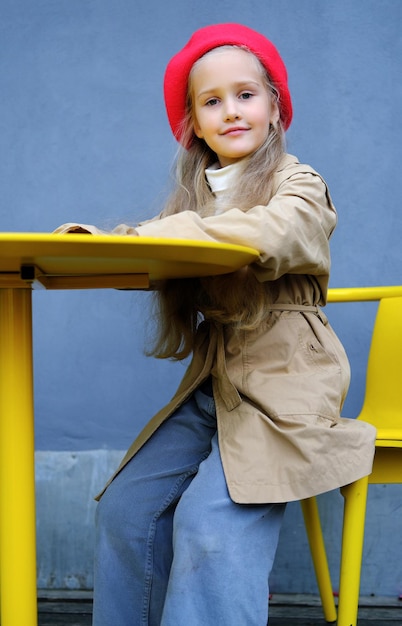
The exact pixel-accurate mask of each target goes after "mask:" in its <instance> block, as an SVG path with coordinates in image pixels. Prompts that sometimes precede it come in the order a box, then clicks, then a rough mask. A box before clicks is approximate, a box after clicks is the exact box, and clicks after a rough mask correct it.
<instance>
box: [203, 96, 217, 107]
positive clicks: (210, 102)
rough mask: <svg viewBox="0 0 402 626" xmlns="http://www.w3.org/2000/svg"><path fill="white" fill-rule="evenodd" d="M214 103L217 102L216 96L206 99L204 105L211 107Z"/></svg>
mask: <svg viewBox="0 0 402 626" xmlns="http://www.w3.org/2000/svg"><path fill="white" fill-rule="evenodd" d="M215 104H218V98H210V99H209V100H207V101H206V103H205V106H209V107H213V106H215Z"/></svg>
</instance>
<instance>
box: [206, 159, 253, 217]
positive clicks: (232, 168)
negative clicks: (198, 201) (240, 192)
mask: <svg viewBox="0 0 402 626" xmlns="http://www.w3.org/2000/svg"><path fill="white" fill-rule="evenodd" d="M244 165H245V164H244V161H236V163H232V164H231V165H227V166H226V167H219V163H215V164H214V165H211V167H209V168H207V169H206V170H205V176H206V177H207V181H208V183H209V186H210V187H211V191H212V193H213V194H214V196H215V197H216V200H217V203H216V204H217V209H216V213H217V214H219V213H221V212H222V210H223V207H222V209H221V208H220V205H223V203H224V199H225V195H226V192H227V191H228V190H230V189H231V187H232V186H233V185H235V184H236V182H237V180H238V178H239V176H241V173H242V170H243V168H244Z"/></svg>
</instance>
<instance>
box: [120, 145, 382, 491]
mask: <svg viewBox="0 0 402 626" xmlns="http://www.w3.org/2000/svg"><path fill="white" fill-rule="evenodd" d="M274 188H275V195H274V196H273V198H272V200H271V201H270V202H269V204H268V205H267V206H256V207H253V208H252V209H250V210H249V211H247V212H242V211H240V210H238V209H235V208H234V209H231V210H229V211H227V212H225V213H224V214H221V215H216V216H212V217H207V218H201V217H199V216H198V215H197V214H196V213H195V212H192V211H185V212H183V213H179V214H176V215H173V216H169V217H166V218H163V219H157V220H152V221H150V222H146V223H145V224H143V225H140V226H139V227H138V233H139V234H140V235H143V236H157V237H163V236H165V237H179V238H188V239H202V240H212V241H223V242H232V243H237V244H243V245H248V246H251V247H254V248H256V249H258V250H259V251H260V257H259V259H258V261H257V262H255V263H254V264H253V265H252V266H251V269H252V271H253V272H254V273H255V275H256V276H257V278H258V280H259V281H261V282H264V283H266V285H267V289H268V290H269V291H270V293H271V295H272V302H273V305H272V315H271V317H270V318H269V319H268V321H267V322H266V324H265V325H263V326H262V327H261V328H259V329H258V330H256V331H252V332H250V331H248V332H242V333H241V334H240V335H239V334H238V333H237V334H235V333H234V332H233V331H232V330H231V328H229V327H223V326H222V325H219V324H215V323H213V322H205V321H204V322H203V323H202V324H201V325H200V328H199V331H198V339H197V343H196V347H195V349H194V354H193V359H192V362H191V364H190V365H189V367H188V370H187V371H186V373H185V375H184V378H183V380H182V382H181V384H180V386H179V388H178V390H177V392H176V394H175V395H174V397H173V398H172V400H171V401H170V402H169V404H168V405H167V406H165V407H164V408H163V409H162V410H161V411H160V412H159V413H157V414H156V415H155V416H154V418H153V419H152V420H151V421H150V422H149V423H148V424H147V426H146V427H145V428H144V429H143V431H142V432H141V433H140V435H139V436H138V437H137V439H136V440H135V441H134V443H133V444H132V446H131V447H130V449H129V450H128V452H127V454H126V456H125V457H124V459H123V461H122V463H121V465H120V467H119V468H118V470H117V471H120V469H121V468H122V467H124V465H125V464H126V463H127V462H128V461H129V460H130V459H131V458H132V457H133V455H134V454H135V453H136V452H137V451H138V450H139V448H140V447H141V446H142V445H143V444H144V443H145V442H146V441H147V439H148V438H149V437H150V436H151V435H152V433H153V432H154V431H155V430H156V429H157V428H158V427H159V426H160V424H161V423H162V422H163V421H164V420H166V419H167V418H168V417H169V416H170V415H172V413H174V411H175V410H176V409H177V408H178V407H179V406H180V405H181V404H182V403H183V402H185V401H186V399H187V398H189V396H190V395H191V394H192V393H193V392H194V390H195V389H196V388H197V387H199V385H200V384H201V383H202V382H203V381H204V380H205V379H207V378H208V376H210V375H212V378H213V393H214V398H215V403H216V411H217V425H218V436H219V445H220V451H221V456H222V462H223V467H224V471H225V477H226V481H227V486H228V490H229V493H230V496H231V498H232V499H233V500H234V501H235V502H238V503H264V502H287V501H291V500H297V499H302V498H307V497H309V496H313V495H316V494H319V493H321V492H324V491H328V490H331V489H334V488H336V487H339V486H341V485H344V484H348V483H350V482H352V481H354V480H356V479H358V478H361V477H362V476H365V475H368V474H369V473H370V472H371V468H372V461H373V455H374V441H375V429H374V428H373V427H372V426H370V425H368V424H365V423H362V422H360V421H356V420H353V419H348V418H341V417H340V412H341V408H342V405H343V401H344V399H345V395H346V392H347V389H348V386H349V378H350V372H349V364H348V360H347V357H346V354H345V352H344V350H343V347H342V345H341V344H340V342H339V340H338V338H337V337H336V335H335V333H334V331H333V330H332V328H331V326H330V325H329V323H328V321H327V319H326V317H325V315H324V314H323V312H322V311H321V310H320V308H319V306H318V305H324V304H325V302H326V291H327V284H328V275H329V269H330V254H329V243H328V242H329V238H330V236H331V234H332V232H333V229H334V227H335V225H336V219H337V218H336V212H335V209H334V206H333V204H332V201H331V198H330V196H329V193H328V189H327V187H326V184H325V182H324V181H323V180H322V178H321V177H320V176H319V175H318V174H317V173H316V172H314V170H312V169H311V168H310V167H309V166H306V165H301V164H300V163H299V162H298V161H297V159H296V158H295V157H292V156H290V155H286V157H285V158H284V160H283V164H282V166H281V167H280V169H279V170H278V172H277V174H276V177H275V187H274ZM120 232H121V229H120ZM111 480H112V479H111Z"/></svg>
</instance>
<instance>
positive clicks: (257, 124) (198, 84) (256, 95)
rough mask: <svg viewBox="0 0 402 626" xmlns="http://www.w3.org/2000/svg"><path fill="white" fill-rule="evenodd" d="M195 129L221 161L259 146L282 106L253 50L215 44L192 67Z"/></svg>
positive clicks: (231, 160)
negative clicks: (216, 46)
mask: <svg viewBox="0 0 402 626" xmlns="http://www.w3.org/2000/svg"><path fill="white" fill-rule="evenodd" d="M190 88H191V96H192V102H193V115H194V132H195V134H196V135H197V137H199V138H201V139H203V140H204V141H205V142H206V143H207V144H208V146H209V147H210V148H211V150H213V151H214V152H215V153H216V155H217V157H218V160H219V163H220V165H221V167H225V166H226V165H229V164H231V163H235V162H236V161H239V160H240V159H243V158H244V157H247V156H249V155H250V154H252V153H253V152H255V151H256V150H257V149H258V148H259V147H260V146H261V145H262V144H263V143H264V141H265V139H266V138H267V135H268V131H269V126H270V124H274V125H275V124H277V123H278V121H279V109H278V105H277V104H276V102H274V100H273V97H272V96H271V94H270V93H269V92H268V89H267V86H266V82H265V79H264V76H263V73H262V69H261V67H260V65H259V61H258V60H257V59H256V57H255V56H254V55H252V54H251V53H250V52H247V51H246V50H242V49H239V48H231V49H227V48H222V49H219V48H217V49H216V50H214V51H213V53H211V54H208V55H206V56H205V57H203V58H201V59H200V60H199V61H198V62H197V64H196V65H195V66H194V67H193V70H192V73H191V83H190Z"/></svg>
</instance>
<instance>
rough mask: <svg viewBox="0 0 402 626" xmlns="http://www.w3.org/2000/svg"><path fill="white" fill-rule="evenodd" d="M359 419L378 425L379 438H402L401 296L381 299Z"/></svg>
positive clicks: (401, 439)
mask: <svg viewBox="0 0 402 626" xmlns="http://www.w3.org/2000/svg"><path fill="white" fill-rule="evenodd" d="M359 419H363V420H364V421H366V422H370V423H371V424H373V425H374V426H376V428H377V429H378V435H377V437H378V439H385V438H386V439H388V440H390V439H395V440H398V439H399V440H400V441H401V442H402V297H396V298H392V297H391V298H383V299H382V300H380V303H379V306H378V311H377V316H376V321H375V325H374V331H373V336H372V341H371V347H370V354H369V360H368V366H367V378H366V393H365V398H364V403H363V408H362V411H361V413H360V415H359Z"/></svg>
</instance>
